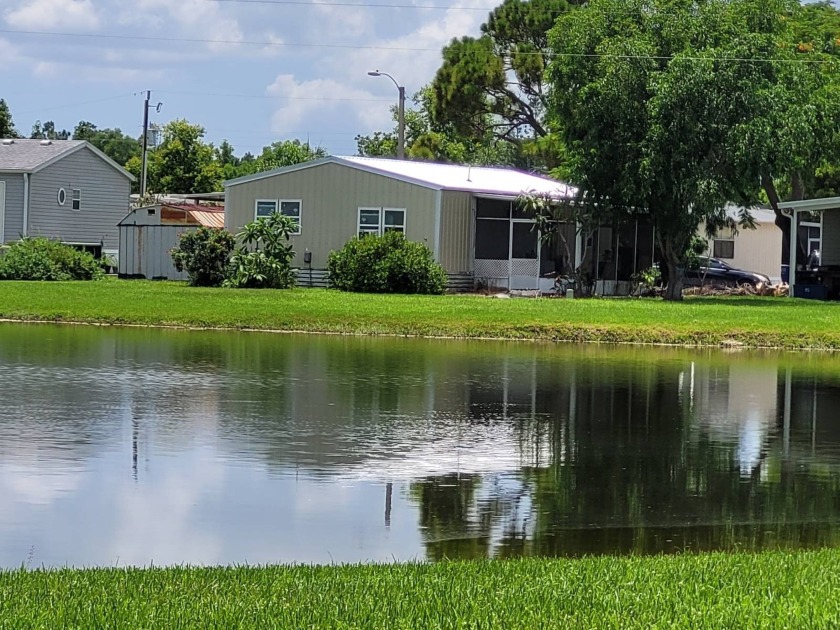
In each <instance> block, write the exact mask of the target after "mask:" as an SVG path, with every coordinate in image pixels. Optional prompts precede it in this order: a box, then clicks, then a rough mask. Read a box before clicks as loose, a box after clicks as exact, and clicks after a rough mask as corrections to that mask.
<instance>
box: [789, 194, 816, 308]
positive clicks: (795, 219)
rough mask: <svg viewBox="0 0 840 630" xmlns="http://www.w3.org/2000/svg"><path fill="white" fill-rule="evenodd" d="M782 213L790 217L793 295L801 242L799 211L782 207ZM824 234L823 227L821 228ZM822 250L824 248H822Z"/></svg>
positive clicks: (790, 266)
mask: <svg viewBox="0 0 840 630" xmlns="http://www.w3.org/2000/svg"><path fill="white" fill-rule="evenodd" d="M782 214H783V215H784V216H786V217H790V260H789V261H788V297H793V287H794V285H796V253H797V251H796V249H797V244H798V243H799V211H798V210H793V211H792V212H791V211H790V210H788V209H787V208H782ZM820 236H822V229H821V230H820ZM820 251H822V250H820Z"/></svg>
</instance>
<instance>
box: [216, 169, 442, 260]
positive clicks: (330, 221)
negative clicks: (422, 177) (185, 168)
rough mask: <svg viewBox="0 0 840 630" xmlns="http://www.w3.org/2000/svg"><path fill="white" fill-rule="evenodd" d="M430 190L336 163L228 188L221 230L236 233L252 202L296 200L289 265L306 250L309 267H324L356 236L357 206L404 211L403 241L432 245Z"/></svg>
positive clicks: (249, 213)
mask: <svg viewBox="0 0 840 630" xmlns="http://www.w3.org/2000/svg"><path fill="white" fill-rule="evenodd" d="M435 194H436V191H434V190H432V189H429V188H424V187H423V186H418V185H415V184H408V183H405V182H401V181H399V180H396V179H393V178H390V177H386V176H384V175H376V174H373V173H366V172H364V171H360V170H358V169H355V168H350V167H347V166H343V165H341V164H322V165H320V166H314V167H312V168H307V169H302V170H299V171H294V172H291V173H284V174H278V175H275V176H273V177H267V178H265V179H259V180H256V181H252V182H248V183H245V184H240V185H238V186H231V187H228V188H227V189H226V191H225V227H226V228H227V229H228V230H230V231H232V232H237V231H239V230H240V229H241V228H242V226H243V225H245V224H246V223H248V222H250V221H253V220H254V204H255V203H256V200H257V199H300V200H301V233H300V234H299V235H295V236H293V237H292V244H293V246H294V248H295V252H296V257H295V260H294V263H293V264H294V265H295V266H303V252H304V251H305V250H307V249H308V250H309V251H310V252H312V268H314V269H324V268H326V266H327V256H329V253H330V252H331V251H333V250H337V249H341V247H342V246H343V245H344V244H345V243H346V242H347V241H348V240H350V239H351V238H352V237H353V236H355V235H356V232H357V229H358V211H359V208H360V207H387V208H405V211H406V212H405V222H406V237H407V238H408V239H410V240H413V241H419V242H423V243H426V244H427V245H428V246H429V248H434V244H435Z"/></svg>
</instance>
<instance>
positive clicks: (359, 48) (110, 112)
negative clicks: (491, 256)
mask: <svg viewBox="0 0 840 630" xmlns="http://www.w3.org/2000/svg"><path fill="white" fill-rule="evenodd" d="M353 2H355V3H359V2H365V0H257V1H255V0H131V1H127V0H0V98H5V99H6V101H7V102H8V104H9V106H10V108H11V110H12V115H13V116H14V120H15V124H16V126H17V127H18V129H19V130H20V131H22V132H24V133H27V134H28V133H29V130H30V128H31V126H32V123H33V122H34V121H35V120H42V121H46V120H53V121H55V123H56V127H58V128H66V129H69V130H72V128H73V127H74V126H75V124H76V123H77V122H78V121H79V120H82V119H84V120H89V121H91V122H93V123H94V124H96V125H98V126H99V127H119V128H121V129H122V130H123V131H125V132H126V133H130V134H132V135H139V133H140V130H141V125H142V116H143V94H144V91H145V90H147V89H150V90H152V92H153V94H152V98H153V102H155V103H156V102H158V101H162V102H163V108H162V111H161V113H160V114H155V113H153V114H152V121H153V122H157V123H165V122H167V121H169V120H171V119H174V118H186V119H188V120H189V121H190V122H194V123H200V124H202V125H204V127H205V128H206V130H207V139H208V140H210V141H212V142H214V143H216V144H218V142H220V141H221V140H222V139H224V138H227V139H229V140H230V141H231V142H232V143H233V145H234V147H235V149H236V152H237V153H238V154H240V155H241V154H242V153H244V152H245V151H251V152H257V151H259V150H260V149H261V148H262V147H263V146H264V145H266V144H269V143H270V142H272V141H275V140H278V139H288V138H300V139H302V140H307V139H308V140H309V141H310V142H311V143H312V144H314V145H320V146H323V147H325V148H326V149H328V150H329V151H330V152H332V153H334V154H339V155H340V154H352V153H354V152H355V149H356V145H355V141H354V136H355V135H356V134H358V133H369V132H371V131H374V130H376V129H389V128H390V127H391V126H392V123H391V122H390V113H389V107H390V106H391V105H392V104H394V103H395V102H396V96H397V90H396V88H395V87H394V85H393V83H391V82H390V81H389V80H388V79H387V78H385V77H380V78H372V77H369V76H367V71H368V70H372V69H377V68H378V69H380V70H382V71H383V72H389V73H391V74H392V75H393V76H394V77H395V78H396V79H397V80H398V81H399V82H400V83H402V84H404V85H405V86H406V91H407V93H408V94H409V95H410V94H412V93H413V92H415V91H416V90H417V89H418V88H420V87H422V86H423V85H425V84H426V83H428V82H429V81H430V80H431V79H432V77H433V76H434V73H435V71H436V70H437V68H438V66H439V64H440V50H441V48H442V47H443V46H444V45H445V44H446V43H447V42H448V41H449V40H450V39H452V38H453V37H460V36H462V35H476V34H478V31H479V25H480V24H481V23H482V22H483V21H484V20H485V18H486V17H487V13H488V12H489V10H490V9H491V8H492V7H493V6H495V4H496V2H495V0H455V1H454V2H453V0H367V1H366V2H365V3H366V4H374V3H376V4H391V5H402V7H382V6H379V7H374V6H346V4H344V3H353ZM405 5H410V7H409V8H405ZM417 5H426V6H428V5H434V6H438V7H444V8H442V9H427V8H416V7H417ZM145 38H154V39H145ZM184 40H202V41H184Z"/></svg>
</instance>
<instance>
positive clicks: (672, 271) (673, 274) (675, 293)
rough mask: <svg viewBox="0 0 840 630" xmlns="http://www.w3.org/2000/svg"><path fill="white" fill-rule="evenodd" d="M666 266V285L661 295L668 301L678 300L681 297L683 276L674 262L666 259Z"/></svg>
mask: <svg viewBox="0 0 840 630" xmlns="http://www.w3.org/2000/svg"><path fill="white" fill-rule="evenodd" d="M665 264H666V265H667V266H668V285H667V286H666V287H665V294H664V295H663V297H664V298H665V300H666V301H668V302H680V301H682V299H683V294H682V290H683V277H682V273H680V271H679V267H678V265H677V263H676V262H674V261H672V260H666V261H665Z"/></svg>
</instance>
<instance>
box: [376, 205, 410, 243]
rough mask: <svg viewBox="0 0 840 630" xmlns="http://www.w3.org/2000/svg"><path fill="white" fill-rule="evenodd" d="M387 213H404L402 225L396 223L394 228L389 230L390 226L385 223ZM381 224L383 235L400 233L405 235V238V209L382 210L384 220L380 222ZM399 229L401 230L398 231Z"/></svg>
mask: <svg viewBox="0 0 840 630" xmlns="http://www.w3.org/2000/svg"><path fill="white" fill-rule="evenodd" d="M387 212H402V223H401V224H399V225H397V224H396V223H395V224H394V227H392V228H390V229H389V228H388V225H387V224H386V223H385V214H386V213H387ZM380 224H381V225H382V234H385V232H392V231H393V232H397V231H399V232H401V233H402V234H403V236H405V208H382V220H381V221H380ZM398 227H399V229H397V228H398Z"/></svg>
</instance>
